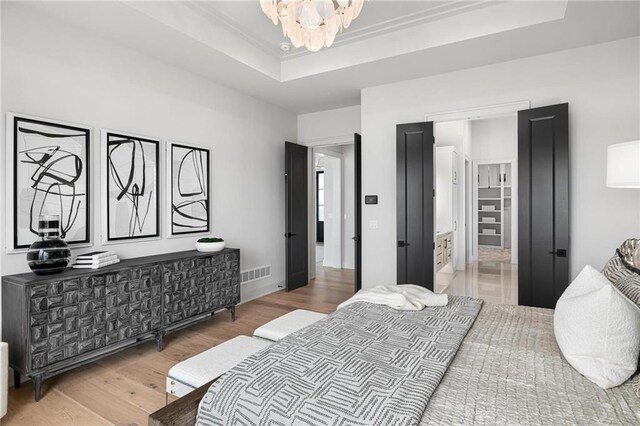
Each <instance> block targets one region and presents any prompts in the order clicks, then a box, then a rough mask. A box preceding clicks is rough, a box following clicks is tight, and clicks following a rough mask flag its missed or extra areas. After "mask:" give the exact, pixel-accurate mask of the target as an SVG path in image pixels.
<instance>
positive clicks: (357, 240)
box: [353, 133, 362, 291]
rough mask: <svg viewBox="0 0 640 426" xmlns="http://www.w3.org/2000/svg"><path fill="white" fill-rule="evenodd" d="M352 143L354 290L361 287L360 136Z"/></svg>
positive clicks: (354, 136)
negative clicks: (353, 162)
mask: <svg viewBox="0 0 640 426" xmlns="http://www.w3.org/2000/svg"><path fill="white" fill-rule="evenodd" d="M353 144H354V161H355V164H354V179H353V180H354V183H355V191H354V193H355V200H354V206H355V208H354V217H355V227H354V229H355V236H354V237H353V239H354V241H355V267H356V270H355V291H358V290H360V289H361V288H362V138H361V137H360V135H359V134H357V133H355V134H354V135H353Z"/></svg>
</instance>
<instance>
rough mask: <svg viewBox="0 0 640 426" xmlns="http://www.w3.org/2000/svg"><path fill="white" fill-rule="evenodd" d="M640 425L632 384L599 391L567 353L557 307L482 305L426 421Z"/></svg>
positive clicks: (433, 399) (425, 414) (433, 397)
mask: <svg viewBox="0 0 640 426" xmlns="http://www.w3.org/2000/svg"><path fill="white" fill-rule="evenodd" d="M551 424H553V425H556V424H561V425H564V424H577V425H611V424H615V425H639V424H640V399H639V398H638V397H637V396H636V395H635V394H634V392H633V389H632V385H631V383H629V382H627V383H625V384H624V385H622V386H619V387H616V388H612V389H607V390H604V389H601V388H599V387H598V386H596V385H595V384H593V383H591V382H590V381H589V380H587V379H586V378H585V377H583V376H582V375H581V374H580V373H578V372H577V371H576V370H574V369H573V368H572V367H571V365H569V363H568V362H567V361H565V360H564V358H562V354H561V353H560V349H559V348H558V345H557V344H556V339H555V336H554V334H553V311H552V310H550V309H540V308H530V307H525V306H506V305H493V304H488V303H485V304H484V306H483V308H482V311H481V312H480V314H479V315H478V318H477V320H476V322H475V323H474V325H473V327H472V328H471V330H470V331H469V333H468V334H467V336H466V337H465V339H464V342H463V343H462V345H461V346H460V349H459V351H458V353H457V355H456V357H455V359H454V360H453V362H452V363H451V366H450V367H449V369H448V370H447V373H446V374H445V375H444V377H443V379H442V382H441V383H440V386H439V387H438V389H437V390H436V391H435V392H434V394H433V396H432V397H431V401H430V402H429V405H428V406H427V408H426V411H425V413H424V416H423V418H422V422H421V426H426V425H551Z"/></svg>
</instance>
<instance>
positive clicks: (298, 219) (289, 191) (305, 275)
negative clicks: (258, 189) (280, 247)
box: [284, 142, 309, 291]
mask: <svg viewBox="0 0 640 426" xmlns="http://www.w3.org/2000/svg"><path fill="white" fill-rule="evenodd" d="M307 171H308V170H307V147H306V146H302V145H297V144H295V143H291V142H285V185H286V197H285V198H286V200H285V203H286V206H285V208H286V233H285V234H284V236H285V239H286V241H287V244H286V262H287V266H286V267H287V282H286V290H287V291H291V290H295V289H296V288H300V287H303V286H305V285H307V283H308V282H309V256H308V253H309V248H308V245H309V239H308V226H307V223H308V220H309V216H308V198H307V196H308V194H307V191H308V188H307V180H308V178H307Z"/></svg>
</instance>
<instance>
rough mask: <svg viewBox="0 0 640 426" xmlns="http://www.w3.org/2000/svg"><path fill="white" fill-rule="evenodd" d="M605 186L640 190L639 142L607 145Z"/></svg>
mask: <svg viewBox="0 0 640 426" xmlns="http://www.w3.org/2000/svg"><path fill="white" fill-rule="evenodd" d="M607 186H608V187H609V188H640V140H639V141H631V142H623V143H617V144H615V145H609V147H608V148H607Z"/></svg>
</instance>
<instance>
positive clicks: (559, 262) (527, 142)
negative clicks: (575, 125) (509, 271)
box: [518, 104, 570, 308]
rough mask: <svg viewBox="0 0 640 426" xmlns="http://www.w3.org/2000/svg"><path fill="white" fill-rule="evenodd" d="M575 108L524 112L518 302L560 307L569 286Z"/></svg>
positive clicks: (520, 123) (520, 147) (520, 152)
mask: <svg viewBox="0 0 640 426" xmlns="http://www.w3.org/2000/svg"><path fill="white" fill-rule="evenodd" d="M568 125H569V105H568V104H560V105H552V106H547V107H542V108H535V109H530V110H525V111H520V112H519V113H518V185H519V190H518V303H519V304H520V305H526V306H537V307H541V308H554V307H555V304H556V302H557V300H558V298H559V297H560V295H561V294H562V292H563V291H564V290H565V289H566V288H567V285H568V284H569V254H570V253H569V126H568Z"/></svg>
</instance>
